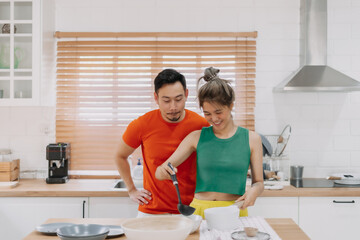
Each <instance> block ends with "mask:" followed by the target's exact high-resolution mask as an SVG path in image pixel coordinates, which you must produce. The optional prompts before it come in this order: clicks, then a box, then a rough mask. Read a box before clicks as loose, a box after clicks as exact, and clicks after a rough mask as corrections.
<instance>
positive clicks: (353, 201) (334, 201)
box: [333, 200, 355, 203]
mask: <svg viewBox="0 0 360 240" xmlns="http://www.w3.org/2000/svg"><path fill="white" fill-rule="evenodd" d="M333 203H355V200H352V201H336V200H333Z"/></svg>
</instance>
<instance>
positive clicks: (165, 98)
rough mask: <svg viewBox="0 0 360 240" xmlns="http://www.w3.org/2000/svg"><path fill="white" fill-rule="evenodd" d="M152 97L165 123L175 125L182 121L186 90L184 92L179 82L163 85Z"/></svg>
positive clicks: (186, 95)
mask: <svg viewBox="0 0 360 240" xmlns="http://www.w3.org/2000/svg"><path fill="white" fill-rule="evenodd" d="M154 97H155V101H156V103H157V104H158V105H159V108H160V112H161V116H162V117H163V119H164V120H165V121H167V122H172V123H176V122H180V121H181V120H183V118H184V116H185V112H184V108H185V102H186V100H187V97H188V90H187V89H186V91H184V88H183V86H182V85H181V83H180V82H175V83H172V84H165V85H163V86H162V87H161V88H160V89H159V91H158V93H154Z"/></svg>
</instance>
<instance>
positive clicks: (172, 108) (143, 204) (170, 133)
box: [116, 69, 209, 216]
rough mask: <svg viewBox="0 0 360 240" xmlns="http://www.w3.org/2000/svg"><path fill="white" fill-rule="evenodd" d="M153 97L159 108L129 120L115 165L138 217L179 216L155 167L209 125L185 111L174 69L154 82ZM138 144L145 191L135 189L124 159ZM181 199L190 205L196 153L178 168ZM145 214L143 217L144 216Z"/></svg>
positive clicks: (181, 82)
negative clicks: (156, 174) (151, 215)
mask: <svg viewBox="0 0 360 240" xmlns="http://www.w3.org/2000/svg"><path fill="white" fill-rule="evenodd" d="M154 85H155V92H154V98H155V101H156V103H157V104H158V106H159V109H156V110H153V111H150V112H148V113H146V114H144V115H142V116H140V117H139V118H137V119H135V120H134V121H132V122H131V123H130V124H129V126H128V127H127V129H126V131H125V133H124V134H123V136H122V139H121V140H120V145H119V148H118V151H117V157H116V164H117V167H118V170H119V173H120V176H121V177H122V179H123V180H124V182H125V184H126V186H127V190H128V192H129V196H130V198H131V199H132V200H133V201H135V202H137V203H139V216H141V215H146V214H165V213H170V214H179V211H178V210H177V204H178V199H177V195H176V190H175V187H174V186H173V184H172V182H171V181H170V180H169V181H159V180H157V179H156V178H155V171H156V168H157V167H158V166H160V165H161V164H162V163H163V162H165V161H166V160H167V159H168V158H169V157H170V156H171V154H172V153H173V152H174V151H175V150H176V148H177V147H178V145H179V144H180V142H181V141H182V140H183V139H184V138H185V137H186V136H187V135H188V134H189V133H190V132H192V131H194V130H199V129H201V128H202V127H204V126H209V123H208V122H207V121H206V120H205V118H203V117H201V116H199V115H198V114H197V113H195V112H192V111H190V110H187V109H185V102H186V100H187V97H188V89H187V88H186V81H185V77H184V76H183V75H182V74H180V73H179V72H177V71H175V70H173V69H165V70H163V71H162V72H160V73H159V74H158V76H157V77H156V78H155V80H154ZM140 145H141V150H142V155H143V158H144V163H143V165H144V168H143V174H144V189H143V190H139V189H137V188H136V187H135V185H134V182H133V180H132V178H131V174H130V167H129V163H128V162H127V158H128V156H129V155H130V154H132V153H133V152H134V151H135V149H136V148H138V147H139V146H140ZM178 170H179V171H178V174H177V178H178V182H179V189H180V194H181V200H182V202H183V203H184V204H187V205H188V204H190V203H191V201H192V199H193V197H194V192H195V181H196V153H195V152H194V153H193V154H192V155H191V156H190V157H189V158H188V159H187V160H186V161H185V162H184V163H183V164H182V165H181V166H179V169H178ZM144 213H145V214H144Z"/></svg>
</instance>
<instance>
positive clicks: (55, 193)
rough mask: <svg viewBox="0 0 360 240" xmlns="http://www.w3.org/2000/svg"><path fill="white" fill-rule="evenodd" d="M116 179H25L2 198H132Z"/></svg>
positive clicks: (347, 193) (308, 191) (298, 191)
mask: <svg viewBox="0 0 360 240" xmlns="http://www.w3.org/2000/svg"><path fill="white" fill-rule="evenodd" d="M117 181H118V180H115V179H104V180H102V179H101V180H99V179H89V180H86V179H70V180H69V182H67V183H65V184H46V182H45V180H44V179H21V180H20V182H19V184H18V186H16V187H14V188H3V187H0V197H128V196H129V195H128V193H127V191H126V189H125V188H124V189H116V190H114V189H113V186H114V185H115V183H116V182H117ZM260 197H360V188H295V187H293V186H284V189H282V190H264V192H263V193H262V194H261V196H260Z"/></svg>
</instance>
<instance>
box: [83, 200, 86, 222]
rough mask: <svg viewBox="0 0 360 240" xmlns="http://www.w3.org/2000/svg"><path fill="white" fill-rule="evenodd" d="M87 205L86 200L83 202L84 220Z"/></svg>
mask: <svg viewBox="0 0 360 240" xmlns="http://www.w3.org/2000/svg"><path fill="white" fill-rule="evenodd" d="M85 204H86V201H85V200H84V201H83V218H85Z"/></svg>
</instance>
